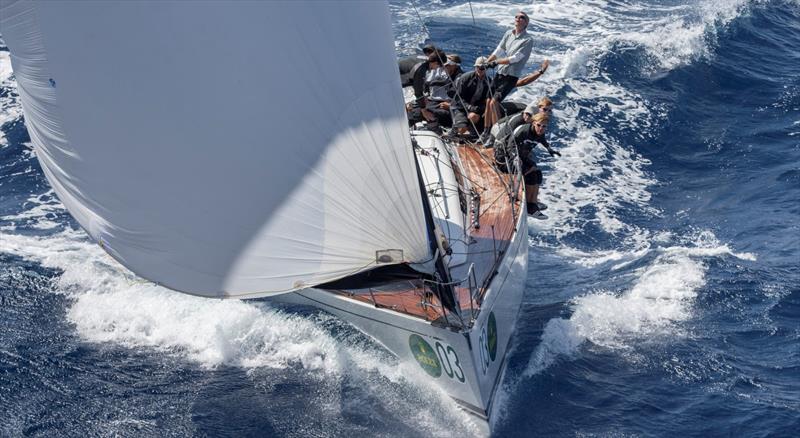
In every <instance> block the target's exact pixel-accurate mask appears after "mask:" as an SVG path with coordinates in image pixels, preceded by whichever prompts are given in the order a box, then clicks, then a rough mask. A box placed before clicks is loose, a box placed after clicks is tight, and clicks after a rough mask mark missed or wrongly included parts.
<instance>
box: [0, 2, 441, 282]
mask: <svg viewBox="0 0 800 438" xmlns="http://www.w3.org/2000/svg"><path fill="white" fill-rule="evenodd" d="M0 6H1V9H0V33H2V37H3V39H4V40H5V42H6V44H7V45H8V47H9V48H10V50H11V60H12V65H13V68H14V73H15V75H16V78H17V82H18V84H19V91H20V95H21V98H22V105H23V110H24V112H25V117H26V119H25V120H26V125H27V127H28V131H29V132H30V135H31V139H32V141H33V143H34V145H35V148H36V152H37V155H38V157H39V160H40V162H41V164H42V168H43V170H44V172H45V174H46V175H47V178H48V179H49V180H50V182H51V184H52V185H53V187H54V189H55V191H56V193H57V194H58V196H59V198H60V199H61V201H62V202H63V203H64V205H65V206H66V207H67V208H68V209H69V211H70V212H71V213H72V215H73V216H74V217H75V218H76V219H77V221H78V222H79V223H80V224H81V225H82V226H83V227H84V228H85V229H86V231H87V232H88V233H89V234H90V235H91V236H92V238H93V239H95V240H96V241H98V242H99V243H100V244H101V245H102V246H103V247H104V248H105V249H106V250H107V251H108V252H109V253H110V254H111V255H112V256H113V257H114V258H116V259H117V260H119V261H120V262H121V263H122V264H124V265H125V266H127V267H128V268H130V269H131V270H132V271H134V272H135V273H137V274H139V275H140V276H142V277H144V278H147V279H150V280H152V281H155V282H158V283H160V284H163V285H165V286H167V287H169V288H172V289H175V290H179V291H183V292H188V293H192V294H198V295H205V296H220V297H222V296H225V297H228V296H262V295H271V294H276V293H281V292H287V291H291V290H293V289H297V288H301V287H305V286H310V285H315V284H319V283H323V282H328V281H332V280H336V279H340V278H343V277H346V276H348V275H349V274H353V273H356V272H360V271H364V270H367V269H370V268H373V267H375V266H376V265H377V261H376V260H377V258H376V251H383V250H390V249H391V250H401V251H402V256H399V254H400V251H393V252H391V256H392V258H383V259H382V261H383V262H386V263H399V262H412V263H418V262H425V261H427V260H428V259H430V258H431V255H430V247H429V244H428V239H427V233H426V226H425V220H424V216H423V208H422V195H421V193H420V186H419V183H418V181H417V173H416V170H415V165H414V161H413V160H414V157H413V152H412V147H411V144H410V142H411V140H410V137H409V133H408V129H407V126H406V119H405V114H404V110H403V99H402V93H401V91H400V83H399V78H398V73H397V66H396V60H395V52H394V43H393V38H392V34H391V27H390V22H389V13H388V7H387V6H386V5H385V4H384V3H382V2H225V3H222V2H163V3H162V2H94V1H88V2H65V1H61V2H36V3H28V2H24V3H23V2H9V1H8V0H2V3H0Z"/></svg>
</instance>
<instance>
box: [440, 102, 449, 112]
mask: <svg viewBox="0 0 800 438" xmlns="http://www.w3.org/2000/svg"><path fill="white" fill-rule="evenodd" d="M439 108H441V109H446V110H449V109H450V102H442V103H440V104H439Z"/></svg>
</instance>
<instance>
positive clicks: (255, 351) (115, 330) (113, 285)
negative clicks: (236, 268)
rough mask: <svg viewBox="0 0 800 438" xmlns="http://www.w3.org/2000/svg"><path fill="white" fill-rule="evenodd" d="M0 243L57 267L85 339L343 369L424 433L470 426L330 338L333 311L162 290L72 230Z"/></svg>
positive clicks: (373, 358)
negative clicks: (299, 311) (305, 312)
mask: <svg viewBox="0 0 800 438" xmlns="http://www.w3.org/2000/svg"><path fill="white" fill-rule="evenodd" d="M0 248H2V249H3V251H4V252H8V253H11V254H14V255H17V256H20V257H23V258H25V259H28V260H32V261H34V262H37V263H39V264H41V265H42V266H44V267H48V268H54V269H58V270H60V271H62V274H61V275H59V276H58V277H56V278H55V279H54V290H53V292H55V293H59V294H65V295H67V296H68V298H69V299H70V305H69V307H68V309H67V317H68V319H69V321H70V322H71V323H72V324H73V325H74V327H75V330H76V332H77V333H78V335H79V336H80V337H81V338H82V339H84V340H85V341H87V342H97V343H110V344H114V345H120V346H124V347H127V348H134V349H141V348H145V349H152V350H156V351H159V352H162V353H165V354H171V355H175V356H177V357H179V358H183V359H185V360H189V361H192V362H194V363H197V364H199V365H200V366H202V367H205V368H215V367H218V366H222V365H225V366H235V367H241V368H244V369H246V370H248V371H251V372H256V371H257V370H259V369H264V368H272V369H285V368H302V369H303V370H305V373H306V374H307V378H309V379H314V378H321V379H324V378H330V377H335V378H342V377H345V376H346V378H349V379H356V380H357V381H358V382H359V385H360V386H361V387H362V388H364V390H365V391H368V392H369V393H370V394H371V396H375V395H377V396H378V397H379V398H380V397H383V398H382V400H385V402H386V405H387V406H388V408H387V409H390V410H392V409H394V410H395V411H396V413H397V414H398V415H401V416H404V417H407V418H410V419H414V420H415V423H414V424H415V427H417V428H419V429H420V430H422V431H425V433H430V434H433V435H445V434H446V433H447V432H448V431H451V430H459V431H462V432H464V433H467V434H469V433H474V431H475V426H474V424H472V423H471V422H470V421H469V419H468V418H467V417H468V416H467V415H466V414H464V413H463V412H462V411H460V410H459V409H458V407H457V406H456V404H455V403H454V402H453V401H452V400H451V399H450V398H449V397H448V396H447V395H446V394H445V393H444V392H442V391H440V390H439V389H436V388H435V385H429V384H427V383H426V382H428V378H427V377H425V376H422V375H421V373H420V369H419V368H418V367H410V366H407V365H405V364H402V363H397V361H396V360H395V359H393V358H391V357H390V356H389V355H387V354H386V353H384V352H382V351H381V350H378V349H377V347H375V346H374V345H361V344H359V345H355V344H350V343H348V342H346V341H342V340H340V339H336V338H334V337H333V336H332V335H331V334H330V333H329V332H328V331H326V330H325V329H324V327H325V326H330V325H331V324H332V323H333V324H339V325H340V326H341V327H345V325H346V324H345V323H342V322H338V320H336V319H334V318H333V317H330V316H327V315H324V314H322V315H318V314H315V315H312V316H300V315H295V314H288V313H285V312H282V311H280V310H277V309H275V308H273V307H271V306H269V305H267V304H265V303H259V302H255V303H253V302H247V301H229V300H214V299H207V298H199V297H192V296H188V295H183V294H179V293H176V292H173V291H169V290H167V289H164V288H162V287H159V286H156V285H154V284H152V283H150V282H147V281H144V280H141V279H139V278H137V277H136V276H135V275H133V274H132V273H130V272H129V271H127V270H125V269H124V268H123V267H121V266H120V265H118V264H117V263H116V262H115V261H114V260H113V259H111V258H110V257H109V256H108V255H106V254H105V253H104V252H103V251H102V250H101V249H100V247H98V246H97V245H95V244H94V243H92V242H91V241H89V240H88V239H87V237H86V235H85V234H84V233H83V232H82V231H79V230H72V229H67V230H65V231H62V232H59V233H56V234H53V235H50V236H46V237H37V236H26V235H18V234H12V233H9V232H7V231H0ZM350 331H351V332H352V329H350ZM325 376H328V377H325ZM409 393H410V394H409ZM416 403H425V405H426V406H429V407H430V409H419V408H418V406H417V405H416Z"/></svg>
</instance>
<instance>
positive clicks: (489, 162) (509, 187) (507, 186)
mask: <svg viewBox="0 0 800 438" xmlns="http://www.w3.org/2000/svg"><path fill="white" fill-rule="evenodd" d="M411 7H412V8H413V9H414V15H416V17H417V21H418V22H419V25H420V26H421V27H422V30H423V31H424V32H425V33H426V34H427V35H428V38H429V39H431V38H430V37H431V33H430V30H429V29H428V27H427V26H426V25H425V21H424V20H423V19H422V15H420V13H419V9H417V5H416V2H415V1H413V0H412V1H411ZM471 10H472V3H471V2H470V11H471ZM473 19H474V15H473ZM476 31H477V29H476ZM438 53H439V52H437V54H438ZM445 62H446V61H445V60H444V59H441V57H439V63H440V64H441V65H444V63H445ZM448 80H449V81H450V85H451V86H452V87H453V88H454V89H455V85H456V81H454V80H453V79H452V78H450V77H449V75H448ZM484 81H486V85H487V86H488V87H489V92H490V93H492V94H494V91H493V89H492V84H491V82H490V81H489V80H488V78H486V77H484ZM455 97H456V98H458V99H459V101H460V102H461V105H462V106H465V105H464V99H463V98H462V97H461V95H460V94H458V93H456V94H455ZM501 108H502V106H501ZM503 111H504V112H505V109H504V108H503ZM451 112H452V109H451ZM467 120H469V119H467ZM469 122H470V124H471V125H472V129H474V130H475V132H478V127H477V126H476V125H475V123H474V122H473V121H472V120H469ZM466 146H467V147H469V148H471V149H473V150H474V151H475V152H477V153H478V154H479V155H480V157H481V159H483V161H484V162H485V163H486V164H487V165H488V166H489V167H490V168H491V169H492V170H494V172H495V173H496V174H497V175H498V176H499V177H500V179H501V181H502V182H503V185H504V186H505V189H506V192H507V194H508V195H509V196H512V197H513V196H516V192H517V190H515V187H513V186H512V185H511V184H506V182H505V180H504V179H503V178H502V176H503V174H505V172H501V171H500V169H499V168H498V167H497V164H496V163H495V161H494V160H493V159H490V158H489V157H487V156H486V154H485V153H484V151H483V150H481V148H479V147H477V145H476V144H475V143H466ZM509 170H510V169H509ZM470 182H471V181H470Z"/></svg>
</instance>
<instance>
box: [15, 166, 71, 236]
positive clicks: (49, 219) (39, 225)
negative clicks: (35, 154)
mask: <svg viewBox="0 0 800 438" xmlns="http://www.w3.org/2000/svg"><path fill="white" fill-rule="evenodd" d="M32 171H33V169H31V168H28V169H27V170H26V171H25V172H26V173H27V172H32ZM22 208H23V209H22V210H21V211H20V212H18V213H16V214H10V215H6V216H2V217H0V220H4V221H8V222H10V224H9V225H4V226H2V227H0V230H4V231H13V230H16V229H17V228H18V227H19V226H20V225H24V226H25V227H27V228H34V229H39V230H49V229H53V228H56V227H58V226H59V225H60V224H59V223H58V222H57V221H56V220H55V218H56V215H58V214H64V213H66V209H65V208H64V206H63V204H61V203H60V202H58V199H57V198H56V197H55V192H54V191H53V189H50V190H48V191H47V192H45V193H43V194H38V195H31V196H30V197H29V198H28V199H27V200H26V201H25V203H24V204H23V206H22Z"/></svg>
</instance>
